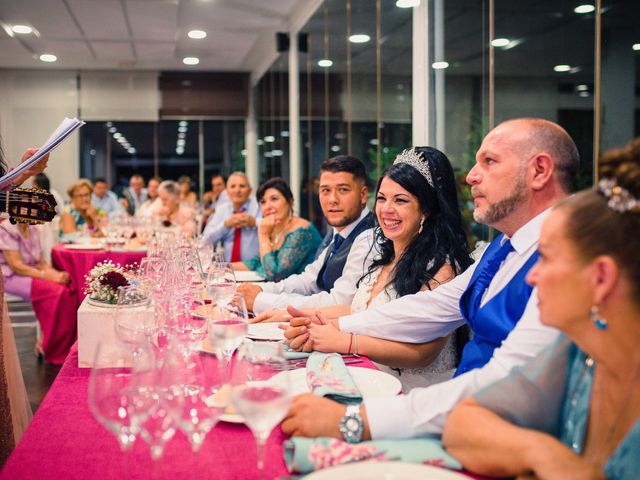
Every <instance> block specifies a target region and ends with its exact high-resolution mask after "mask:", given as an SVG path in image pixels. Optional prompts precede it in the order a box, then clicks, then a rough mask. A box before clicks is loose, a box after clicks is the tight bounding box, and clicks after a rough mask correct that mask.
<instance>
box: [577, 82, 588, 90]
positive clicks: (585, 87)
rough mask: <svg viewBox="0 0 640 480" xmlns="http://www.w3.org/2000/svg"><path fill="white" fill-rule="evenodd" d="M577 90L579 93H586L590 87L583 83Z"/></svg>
mask: <svg viewBox="0 0 640 480" xmlns="http://www.w3.org/2000/svg"><path fill="white" fill-rule="evenodd" d="M576 90H577V91H579V92H586V91H587V90H589V85H587V84H585V83H583V84H581V85H578V86H577V87H576Z"/></svg>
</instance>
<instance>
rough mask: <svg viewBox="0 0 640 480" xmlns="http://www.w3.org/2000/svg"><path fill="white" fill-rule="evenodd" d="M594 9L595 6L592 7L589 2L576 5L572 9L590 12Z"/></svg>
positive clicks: (578, 11) (579, 11)
mask: <svg viewBox="0 0 640 480" xmlns="http://www.w3.org/2000/svg"><path fill="white" fill-rule="evenodd" d="M595 9H596V7H594V6H593V5H591V4H589V3H585V4H584V5H578V6H577V7H576V8H574V9H573V11H574V12H576V13H591V12H593V11H594V10H595Z"/></svg>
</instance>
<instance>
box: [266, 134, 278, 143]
mask: <svg viewBox="0 0 640 480" xmlns="http://www.w3.org/2000/svg"><path fill="white" fill-rule="evenodd" d="M264 141H265V142H269V143H271V142H275V141H276V137H274V136H273V135H267V136H266V137H264Z"/></svg>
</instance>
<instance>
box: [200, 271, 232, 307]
mask: <svg viewBox="0 0 640 480" xmlns="http://www.w3.org/2000/svg"><path fill="white" fill-rule="evenodd" d="M205 286H206V288H207V292H208V293H209V295H211V298H212V299H214V300H215V301H216V304H217V305H218V306H219V307H220V308H224V307H225V305H227V304H228V303H229V302H230V301H231V299H232V298H233V295H234V294H235V293H236V276H235V273H234V271H233V265H232V264H231V263H228V262H222V263H217V262H212V263H211V265H210V266H209V270H208V271H207V279H206V280H205Z"/></svg>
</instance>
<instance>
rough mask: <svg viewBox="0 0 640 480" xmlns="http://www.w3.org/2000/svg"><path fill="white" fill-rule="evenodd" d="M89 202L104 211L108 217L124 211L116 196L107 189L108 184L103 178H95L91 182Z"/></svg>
mask: <svg viewBox="0 0 640 480" xmlns="http://www.w3.org/2000/svg"><path fill="white" fill-rule="evenodd" d="M91 204H92V205H93V206H94V207H95V208H96V209H100V210H102V211H103V212H105V213H106V214H107V215H108V216H109V217H110V216H112V215H119V214H121V213H124V208H123V207H122V205H121V204H120V202H119V201H118V196H117V195H116V194H115V193H113V192H112V191H111V190H109V185H107V181H106V180H105V179H104V178H96V179H95V180H94V182H93V193H91Z"/></svg>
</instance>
